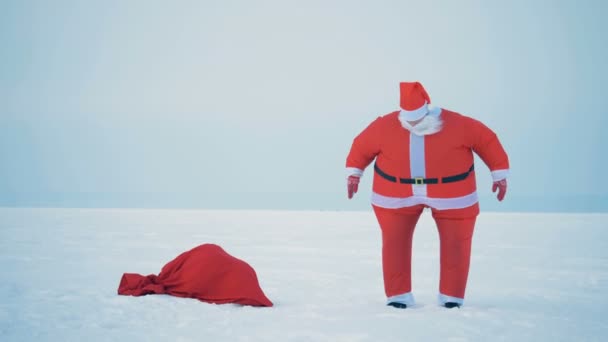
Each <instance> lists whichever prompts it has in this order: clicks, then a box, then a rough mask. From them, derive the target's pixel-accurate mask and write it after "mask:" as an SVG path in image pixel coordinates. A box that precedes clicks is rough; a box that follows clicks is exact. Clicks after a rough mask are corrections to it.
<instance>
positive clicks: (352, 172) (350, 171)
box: [346, 167, 363, 178]
mask: <svg viewBox="0 0 608 342" xmlns="http://www.w3.org/2000/svg"><path fill="white" fill-rule="evenodd" d="M350 176H357V177H361V176H363V170H361V169H357V168H356V167H347V168H346V178H348V177H350Z"/></svg>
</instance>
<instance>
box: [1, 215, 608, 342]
mask: <svg viewBox="0 0 608 342" xmlns="http://www.w3.org/2000/svg"><path fill="white" fill-rule="evenodd" d="M607 219H608V214H588V213H584V214H581V213H576V214H573V213H567V214H563V213H488V212H485V213H482V215H480V216H479V219H478V220H477V225H476V227H475V236H474V238H473V247H472V248H473V250H472V253H471V267H470V272H469V275H468V282H467V291H466V295H465V300H464V306H462V307H461V308H460V309H451V310H448V309H445V308H442V307H440V306H438V302H437V292H438V288H439V263H440V257H439V239H438V236H437V229H436V228H435V223H434V221H433V219H432V218H431V215H423V216H422V217H421V219H420V221H419V223H418V226H417V228H416V232H415V236H414V246H413V252H412V253H413V255H412V292H413V296H414V298H415V301H416V302H415V305H414V306H411V307H408V308H407V309H405V310H400V309H395V308H392V307H389V306H386V295H385V292H384V286H383V280H382V266H381V254H382V253H381V250H382V248H381V244H382V239H381V236H380V235H381V234H380V230H379V229H378V227H377V222H376V219H375V217H374V214H373V213H372V212H370V211H367V212H365V211H360V212H337V211H326V212H321V211H288V210H275V211H272V210H162V209H152V210H148V209H146V210H139V209H137V210H132V209H74V208H60V209H46V208H33V209H32V208H25V209H24V208H0V226H1V227H3V229H0V269H2V273H1V274H0V279H1V280H2V281H0V296H1V298H2V301H0V340H2V341H3V342H22V341H37V342H46V341H52V342H56V341H70V342H71V341H82V340H83V339H86V341H90V342H97V341H134V342H135V341H142V342H143V341H145V342H151V341H162V342H166V341H183V342H189V341H201V340H204V341H214V342H216V341H217V342H223V341H227V342H233V341H269V342H275V341H286V342H312V341H323V342H325V341H338V342H352V341H357V342H370V341H374V342H375V341H387V342H389V341H391V342H392V341H471V342H486V341H525V342H528V341H529V342H537V341H560V342H562V341H563V342H570V341H585V342H591V341H598V342H601V341H605V340H606V334H607V333H608V320H606V306H607V305H608V287H607V286H606V282H607V281H608V262H607V261H608V230H607V229H606V220H607ZM286 227H287V228H288V229H286ZM556 231H558V232H560V233H559V234H555V232H556ZM207 243H212V244H216V245H219V246H221V247H222V248H223V249H224V251H226V253H228V254H230V255H232V256H233V257H235V258H238V259H241V260H243V261H244V262H246V263H248V264H249V265H250V266H251V267H252V268H253V269H254V270H255V272H256V274H257V279H258V281H259V284H260V287H261V289H262V291H263V292H264V294H265V295H266V296H267V297H268V298H269V299H270V300H271V301H272V302H273V304H274V306H272V307H264V308H254V307H246V306H239V305H235V304H225V305H213V304H207V303H204V302H199V301H198V300H195V299H190V298H177V297H173V296H168V295H149V296H143V297H131V296H119V295H118V294H117V289H118V286H119V283H120V280H121V277H122V275H123V273H138V274H142V275H148V274H156V275H158V274H159V272H160V271H161V268H162V267H163V266H164V265H165V264H167V263H168V262H169V261H171V260H173V259H174V258H176V257H177V256H178V255H180V254H181V253H183V252H186V251H188V250H191V249H193V248H195V247H196V246H198V245H200V244H207ZM556 260H559V262H556ZM201 272H205V270H204V269H203V270H201ZM204 279H208V277H207V276H205V277H204ZM212 279H213V278H212Z"/></svg>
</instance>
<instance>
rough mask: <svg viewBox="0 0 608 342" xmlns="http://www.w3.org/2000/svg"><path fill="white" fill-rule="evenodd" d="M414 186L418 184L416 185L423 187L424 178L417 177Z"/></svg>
mask: <svg viewBox="0 0 608 342" xmlns="http://www.w3.org/2000/svg"><path fill="white" fill-rule="evenodd" d="M414 184H416V185H423V184H424V178H422V177H415V178H414Z"/></svg>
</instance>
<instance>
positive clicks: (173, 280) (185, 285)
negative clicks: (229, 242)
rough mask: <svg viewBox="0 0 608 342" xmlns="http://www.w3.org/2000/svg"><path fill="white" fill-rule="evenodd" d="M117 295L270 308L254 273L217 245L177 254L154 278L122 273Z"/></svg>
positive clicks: (250, 268)
mask: <svg viewBox="0 0 608 342" xmlns="http://www.w3.org/2000/svg"><path fill="white" fill-rule="evenodd" d="M118 294H119V295H127V296H144V295H147V294H168V295H172V296H177V297H186V298H196V299H198V300H201V301H204V302H208V303H214V304H225V303H236V304H242V305H251V306H272V302H271V301H270V300H269V299H268V298H267V297H266V295H265V294H264V292H263V291H262V289H261V288H260V284H259V282H258V278H257V275H256V273H255V270H254V269H253V268H252V267H251V266H250V265H249V264H248V263H246V262H245V261H243V260H240V259H237V258H235V257H233V256H232V255H230V254H228V253H226V251H224V250H223V249H222V248H221V247H220V246H218V245H214V244H204V245H200V246H198V247H196V248H193V249H192V250H190V251H187V252H184V253H182V254H180V255H179V256H178V257H177V258H175V259H173V260H172V261H170V262H169V263H168V264H166V265H165V266H164V267H163V268H162V270H161V272H160V273H159V274H158V276H157V275H154V274H151V275H148V276H143V275H140V274H135V273H125V274H123V276H122V279H121V280H120V285H119V286H118Z"/></svg>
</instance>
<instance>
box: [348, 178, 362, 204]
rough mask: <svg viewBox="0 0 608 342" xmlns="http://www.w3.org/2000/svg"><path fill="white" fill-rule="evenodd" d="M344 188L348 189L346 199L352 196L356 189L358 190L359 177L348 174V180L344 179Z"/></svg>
mask: <svg viewBox="0 0 608 342" xmlns="http://www.w3.org/2000/svg"><path fill="white" fill-rule="evenodd" d="M346 189H347V190H348V199H351V198H353V195H354V194H356V193H357V190H359V177H357V176H348V180H347V181H346Z"/></svg>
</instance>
